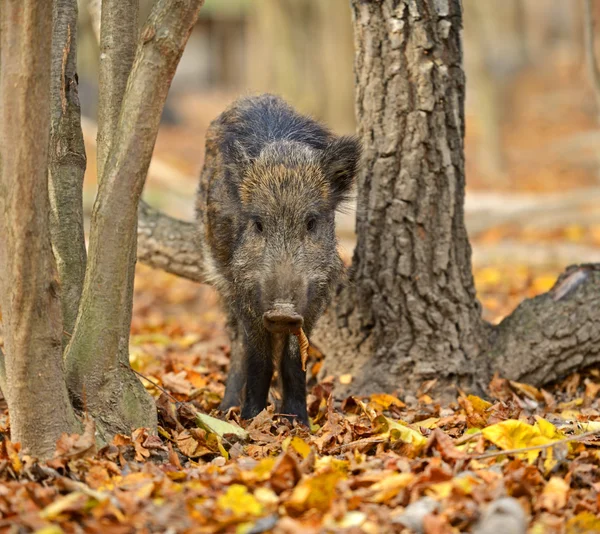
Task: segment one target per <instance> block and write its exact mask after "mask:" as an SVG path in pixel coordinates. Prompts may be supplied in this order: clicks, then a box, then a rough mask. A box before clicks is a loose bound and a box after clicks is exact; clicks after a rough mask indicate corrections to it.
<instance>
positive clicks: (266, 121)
mask: <svg viewBox="0 0 600 534" xmlns="http://www.w3.org/2000/svg"><path fill="white" fill-rule="evenodd" d="M219 127H220V130H221V136H220V138H221V147H220V148H221V151H222V152H223V154H224V155H226V157H227V155H228V154H231V152H232V150H231V149H233V150H234V152H237V151H238V150H239V149H240V148H241V149H243V151H244V153H245V154H246V156H247V157H249V158H250V159H254V158H256V157H258V155H259V154H260V152H261V150H262V149H263V148H264V146H265V145H267V144H269V143H272V142H274V141H280V140H281V141H296V142H299V143H303V144H306V145H308V146H309V147H311V148H314V149H317V150H323V149H325V147H326V146H327V144H328V143H329V141H330V140H331V138H332V134H331V132H330V131H329V130H328V129H327V128H325V127H324V126H323V125H321V124H319V123H318V122H317V121H315V120H313V119H311V118H309V117H306V116H303V115H300V114H299V113H297V112H296V111H294V109H293V108H292V107H290V106H289V105H288V104H287V103H286V102H285V101H284V100H282V99H281V98H280V97H278V96H275V95H269V94H266V95H260V96H253V97H246V98H242V99H240V100H238V101H236V102H235V103H234V104H233V105H232V106H231V107H230V108H229V109H228V110H226V111H225V112H224V113H223V115H221V117H220V118H219ZM234 144H236V145H237V149H234V147H233V145H234Z"/></svg>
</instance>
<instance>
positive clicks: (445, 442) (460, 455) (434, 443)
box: [425, 428, 467, 461]
mask: <svg viewBox="0 0 600 534" xmlns="http://www.w3.org/2000/svg"><path fill="white" fill-rule="evenodd" d="M433 450H435V451H437V452H438V453H439V455H440V456H441V457H442V458H443V459H444V460H446V461H452V460H464V459H465V458H466V457H467V455H466V454H465V453H464V452H463V451H461V450H459V449H457V448H456V446H455V445H454V441H453V440H452V438H451V437H450V436H448V434H446V433H444V432H442V431H441V430H440V429H439V428H434V429H433V431H432V432H431V435H430V436H429V440H428V441H427V445H426V446H425V451H426V452H427V454H431V453H432V451H433Z"/></svg>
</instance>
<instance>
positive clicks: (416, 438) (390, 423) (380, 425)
mask: <svg viewBox="0 0 600 534" xmlns="http://www.w3.org/2000/svg"><path fill="white" fill-rule="evenodd" d="M373 422H374V423H375V424H376V426H377V432H378V433H380V434H383V435H384V436H388V437H389V438H390V440H391V441H398V440H400V441H403V442H404V443H410V444H412V445H414V446H415V447H417V448H420V447H424V446H425V445H426V443H427V438H425V436H423V435H422V434H421V433H420V432H419V431H417V430H414V429H413V428H411V427H409V426H408V425H407V424H406V423H402V422H401V421H394V420H393V419H390V418H389V417H385V416H384V415H380V416H378V417H376V418H375V419H374V421H373Z"/></svg>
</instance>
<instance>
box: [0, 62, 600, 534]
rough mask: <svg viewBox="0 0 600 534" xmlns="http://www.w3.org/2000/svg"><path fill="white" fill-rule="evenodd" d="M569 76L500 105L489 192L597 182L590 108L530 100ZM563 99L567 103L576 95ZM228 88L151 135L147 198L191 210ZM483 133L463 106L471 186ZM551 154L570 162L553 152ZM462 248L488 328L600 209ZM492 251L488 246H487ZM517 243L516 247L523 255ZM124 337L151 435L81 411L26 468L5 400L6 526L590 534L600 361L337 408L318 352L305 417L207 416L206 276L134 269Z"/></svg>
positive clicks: (216, 393) (216, 316) (481, 235)
mask: <svg viewBox="0 0 600 534" xmlns="http://www.w3.org/2000/svg"><path fill="white" fill-rule="evenodd" d="M571 75H572V73H570V72H569V71H565V72H563V73H562V74H560V75H555V73H552V76H549V77H548V79H547V80H544V79H543V78H537V79H536V80H531V79H524V80H521V81H520V82H519V83H520V84H521V87H520V88H519V87H518V88H517V89H518V90H516V91H515V92H514V95H516V96H515V97H514V98H513V99H512V100H511V101H510V105H511V106H512V109H513V115H516V113H517V111H519V110H520V111H519V113H521V114H524V115H525V119H524V120H525V121H526V122H527V124H528V129H527V130H520V129H519V126H518V125H517V124H514V123H509V124H506V125H505V135H504V137H505V140H506V155H507V171H506V180H500V179H499V180H497V181H496V182H495V183H494V184H493V187H492V189H493V192H494V193H499V194H504V193H506V192H507V191H508V190H510V192H511V194H512V193H513V192H514V191H515V190H518V191H520V192H521V193H522V192H529V193H532V192H533V193H536V194H537V193H539V192H554V193H556V192H558V193H562V192H565V191H566V190H570V189H572V188H576V187H594V186H595V185H596V184H597V176H596V172H595V155H594V153H595V152H593V151H591V152H590V150H589V147H590V146H592V145H593V144H594V142H595V140H596V138H595V137H594V135H595V134H593V132H592V130H593V129H594V128H595V124H594V119H593V118H591V117H594V115H593V114H591V113H589V110H586V109H584V110H583V112H581V110H579V108H577V109H575V108H573V109H572V110H570V109H565V108H564V107H563V108H558V107H556V106H554V101H553V106H547V105H545V104H544V102H546V101H545V100H543V99H542V100H539V99H536V98H534V97H535V95H536V94H539V95H542V96H543V95H546V96H543V98H551V95H550V93H549V89H548V87H552V88H554V89H555V90H556V91H563V92H564V91H566V90H567V89H568V87H567V86H568V81H569V77H570V76H571ZM562 85H564V86H565V87H566V89H565V87H562ZM523 88H524V89H526V90H523V91H521V89H523ZM572 89H573V87H572V83H571V89H569V90H572ZM576 90H579V89H576ZM520 95H523V96H520ZM542 96H540V98H542ZM563 96H564V95H563ZM567 96H568V98H567V97H565V98H564V101H567V102H577V101H580V99H579V100H578V99H577V98H573V95H572V94H571V93H569V95H567ZM230 98H231V97H230V95H222V94H221V95H213V96H210V95H202V97H201V98H192V97H190V98H186V99H183V100H182V101H181V102H180V107H181V108H182V109H185V117H184V118H185V120H184V121H183V124H181V125H179V126H178V127H166V128H163V129H162V131H161V134H160V135H159V138H158V143H157V148H156V155H157V157H158V158H159V159H160V160H161V161H162V163H163V164H164V165H163V167H162V168H160V169H159V170H158V171H157V172H155V173H154V174H153V172H152V171H151V172H150V179H149V188H148V190H147V191H146V193H145V194H146V198H147V199H148V200H149V201H151V202H152V203H153V204H154V205H157V206H159V207H161V208H163V209H166V210H167V211H168V212H169V213H171V214H172V215H175V216H179V217H181V218H190V217H191V214H192V208H191V207H192V204H193V202H192V200H191V199H192V196H193V192H194V189H195V187H196V179H195V178H194V176H198V174H199V170H200V166H201V162H202V152H203V137H204V133H205V130H206V128H207V127H208V124H209V122H210V120H211V119H212V118H213V117H214V116H215V115H216V114H217V113H218V112H219V111H220V110H221V109H222V108H223V107H224V106H225V104H226V103H227V102H228V101H229V100H230ZM532 101H535V102H537V103H538V105H536V106H531V105H530V103H531V102H532ZM546 103H547V102H546ZM548 110H551V112H549V111H548ZM477 128H478V125H477V123H476V120H475V119H474V118H470V122H468V127H467V150H468V152H467V175H468V183H469V186H470V187H471V188H472V189H474V190H477V191H488V190H489V186H490V182H489V180H484V179H482V177H481V175H480V174H479V173H478V172H477V165H476V158H475V156H474V153H475V151H476V148H477V147H476V143H477ZM581 132H584V133H585V132H592V133H589V135H588V134H586V135H583V136H581V135H579V133H581ZM93 137H95V135H91V134H90V135H88V136H87V137H86V141H89V139H93ZM550 146H552V147H554V149H552V150H549V149H548V147H550ZM87 149H88V150H87V151H88V171H89V172H88V175H86V197H85V198H86V205H87V207H88V209H89V208H90V206H91V199H93V192H94V179H93V175H94V173H95V167H94V159H95V155H94V152H93V146H90V145H88V147H87ZM559 149H560V150H559ZM561 150H562V152H566V153H567V154H566V155H567V156H568V158H569V159H570V162H566V163H565V160H564V159H561V158H560V157H559V156H560V155H561ZM549 152H550V153H551V154H552V156H553V157H552V158H548V157H547V155H548V153H549ZM573 160H576V165H575V166H573V165H574V164H573ZM165 166H166V167H165ZM165 168H166V171H165ZM169 172H171V174H169ZM173 173H174V174H177V173H179V174H178V176H179V178H177V179H175V178H173V176H172V175H173ZM503 202H505V200H504V199H503V198H502V199H501V200H500V203H503ZM579 211H580V212H581V210H579ZM576 212H577V210H574V213H576ZM351 244H352V242H351V239H350V240H349V241H348V243H346V249H345V250H344V251H343V256H344V257H345V259H346V260H348V259H349V258H350V253H351ZM504 246H506V247H509V248H508V249H507V248H502V247H504ZM519 247H521V248H520V249H519ZM473 250H474V265H475V273H474V274H475V280H476V286H477V291H478V297H479V299H480V301H481V302H482V305H483V310H484V316H485V318H486V319H487V320H488V321H490V322H493V323H496V322H498V321H499V320H501V318H502V317H503V316H505V315H507V314H508V313H510V312H511V311H512V309H513V308H514V307H515V306H516V305H517V304H518V303H519V302H520V301H521V300H522V299H523V298H526V297H531V296H534V295H536V294H539V293H542V292H544V291H547V290H548V289H549V288H550V287H551V286H552V285H553V283H554V281H555V280H556V277H557V275H558V274H559V273H560V272H561V271H562V270H563V269H564V267H565V258H564V255H562V252H560V251H562V250H566V251H567V256H568V257H569V258H570V257H571V255H572V254H571V252H574V255H575V256H576V257H577V258H578V260H576V261H585V260H588V259H589V258H590V257H592V256H593V255H594V254H598V253H600V221H598V220H597V221H596V222H593V220H592V221H591V222H590V220H587V219H585V220H583V221H575V220H573V221H568V222H567V223H561V224H554V225H544V226H539V225H536V224H534V221H528V220H525V222H524V221H523V219H522V218H520V219H517V220H512V221H508V222H506V223H505V224H502V225H500V226H497V225H496V226H493V227H490V228H487V229H483V230H481V231H479V232H477V234H476V235H475V236H474V239H473ZM490 250H495V251H501V252H500V253H496V256H493V257H492V256H491V255H490V253H489V251H490ZM514 250H525V251H526V254H524V256H527V257H526V258H523V261H521V260H520V259H519V258H520V257H519V256H518V255H515V252H514ZM534 250H542V251H544V253H543V254H540V255H539V257H540V259H539V261H532V259H533V258H534V257H537V256H536V254H535V253H534ZM581 251H584V252H585V254H583V255H580V253H581ZM586 254H587V255H586ZM498 255H500V256H501V257H500V258H498ZM498 259H500V261H497V260H498ZM525 260H527V261H525ZM131 333H132V337H131V348H130V353H131V363H132V366H133V368H134V369H135V370H136V371H138V372H139V373H140V374H141V375H143V376H144V377H145V378H144V379H143V381H144V384H145V385H146V387H147V389H148V391H149V392H150V393H151V394H152V395H153V396H154V397H155V398H156V401H157V405H158V409H159V424H160V427H159V433H158V436H153V435H149V434H148V433H147V432H146V431H145V430H143V429H141V430H137V431H135V432H134V433H133V434H132V435H130V436H118V437H117V438H116V439H115V440H114V442H113V443H112V444H110V445H108V446H104V447H102V448H97V446H96V444H95V443H94V441H93V439H90V436H91V435H93V432H92V431H93V427H92V425H91V424H89V425H88V427H87V428H86V432H85V433H84V435H83V436H64V437H63V438H62V439H61V441H60V442H59V444H58V448H57V452H56V456H55V458H54V459H52V460H50V461H49V462H46V463H38V462H37V461H35V460H34V459H33V458H31V457H29V456H28V455H27V454H24V453H23V452H22V451H20V449H19V446H18V444H13V443H11V442H10V440H9V425H10V421H9V418H8V415H7V413H6V411H4V413H3V415H0V438H1V441H0V534H2V533H21V532H38V533H40V534H59V533H61V532H65V533H77V532H82V531H86V532H97V533H103V534H104V533H106V534H113V533H114V534H125V533H133V532H148V533H150V532H157V533H180V532H181V533H195V532H198V533H201V532H207V533H212V532H237V533H247V534H250V533H255V534H257V533H260V532H276V533H282V534H283V533H290V534H292V533H297V532H301V533H311V532H315V533H316V532H348V533H359V532H364V533H367V534H371V533H373V534H374V533H380V532H381V533H384V532H421V533H425V534H445V533H457V532H470V531H477V532H479V533H480V534H483V533H486V534H493V533H496V532H504V533H506V534H509V533H520V532H524V530H525V528H526V529H527V531H528V532H529V533H531V534H546V533H551V534H553V533H557V534H558V533H564V532H566V533H568V534H579V533H584V532H598V533H600V519H599V517H600V371H599V370H589V371H587V372H585V373H578V374H575V375H572V376H570V377H568V378H566V379H565V380H564V381H562V382H561V383H559V384H555V385H553V386H551V387H548V388H547V389H544V390H538V389H536V388H533V387H531V386H528V385H526V384H519V383H515V382H509V381H507V380H504V379H503V378H502V377H501V376H499V377H495V378H494V379H493V381H492V383H491V384H490V397H489V398H487V399H481V398H478V397H474V396H472V395H469V394H468V392H462V391H458V390H457V391H456V400H455V402H452V403H450V404H447V403H446V404H440V403H439V402H437V401H436V399H435V398H432V397H431V396H430V395H429V392H430V390H431V388H432V386H433V384H432V383H425V384H422V385H421V389H420V393H419V395H417V396H410V395H405V394H404V392H403V391H402V388H401V387H400V385H399V388H398V390H397V391H395V392H391V393H387V394H384V393H381V394H377V395H372V396H370V397H364V398H358V397H351V398H348V399H345V400H343V402H341V403H340V402H338V403H334V402H332V400H331V397H330V393H331V391H332V388H333V387H334V385H335V384H333V381H332V380H325V381H324V382H322V383H318V384H315V383H314V382H315V381H314V377H315V376H316V374H317V371H318V369H319V366H320V358H321V355H320V353H319V351H318V348H316V347H313V348H311V351H310V360H309V375H310V376H311V377H312V380H311V387H310V394H309V397H308V405H309V412H310V417H311V429H310V430H308V429H305V428H301V427H298V426H294V425H292V424H291V423H290V422H289V421H288V420H287V419H286V418H281V417H279V416H278V415H277V414H275V413H274V410H273V409H272V408H270V409H269V410H267V411H265V412H263V413H261V414H260V415H259V416H258V417H256V418H255V419H254V420H253V421H249V422H244V421H241V420H240V418H239V412H238V411H235V410H233V411H231V412H230V413H229V414H226V415H224V414H219V413H218V412H216V407H217V406H218V404H219V401H220V398H221V396H222V394H223V391H224V380H225V377H226V372H227V367H228V339H227V335H226V331H225V325H224V318H223V315H222V313H221V311H220V309H219V306H218V300H217V297H216V295H215V294H214V292H213V291H212V290H211V289H210V288H208V287H206V286H200V285H197V284H193V283H191V282H188V281H186V280H182V279H178V278H176V277H173V276H171V275H167V274H164V273H160V272H157V271H152V270H150V269H149V268H146V267H144V266H138V268H137V274H136V286H135V303H134V314H133V323H132V330H131ZM1 343H2V340H1V332H0V345H1ZM352 378H353V377H352V376H349V375H345V376H342V377H340V378H339V379H340V380H343V381H349V380H352ZM272 400H273V401H277V394H276V392H273V398H272ZM2 409H4V410H5V404H4V405H1V406H0V411H1V410H2ZM198 414H199V415H198ZM206 414H212V415H215V416H217V417H219V418H220V419H219V420H221V421H223V420H225V421H227V423H226V424H222V423H219V422H218V421H215V420H210V419H206V418H205V415H206ZM522 449H526V450H522ZM517 502H518V505H517V506H515V504H516V503H517ZM521 514H523V516H521ZM498 525H500V526H498Z"/></svg>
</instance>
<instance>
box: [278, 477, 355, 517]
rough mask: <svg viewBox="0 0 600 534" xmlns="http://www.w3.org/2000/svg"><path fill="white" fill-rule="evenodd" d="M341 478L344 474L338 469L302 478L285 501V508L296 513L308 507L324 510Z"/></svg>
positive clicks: (328, 505) (329, 503)
mask: <svg viewBox="0 0 600 534" xmlns="http://www.w3.org/2000/svg"><path fill="white" fill-rule="evenodd" d="M343 478H345V476H344V475H343V474H342V473H340V472H339V471H327V472H324V473H321V474H317V475H313V476H311V477H307V478H304V479H303V480H302V481H301V482H300V483H299V484H298V485H297V486H296V487H295V488H294V491H293V492H292V495H291V496H290V498H289V499H288V500H287V502H286V503H285V507H286V509H287V510H288V511H291V512H294V513H298V514H299V513H302V512H304V511H305V510H310V509H316V510H319V511H321V512H326V511H327V510H328V509H329V507H330V506H331V502H332V501H333V498H334V496H335V488H336V485H337V483H338V482H339V481H340V480H342V479H343Z"/></svg>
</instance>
